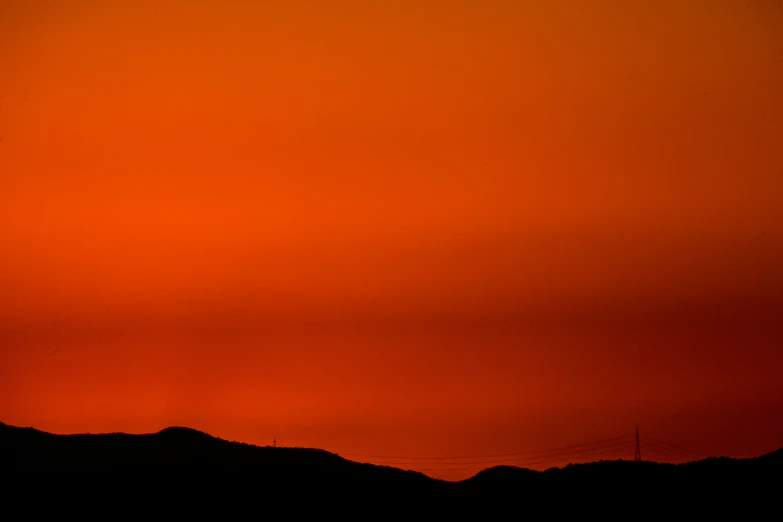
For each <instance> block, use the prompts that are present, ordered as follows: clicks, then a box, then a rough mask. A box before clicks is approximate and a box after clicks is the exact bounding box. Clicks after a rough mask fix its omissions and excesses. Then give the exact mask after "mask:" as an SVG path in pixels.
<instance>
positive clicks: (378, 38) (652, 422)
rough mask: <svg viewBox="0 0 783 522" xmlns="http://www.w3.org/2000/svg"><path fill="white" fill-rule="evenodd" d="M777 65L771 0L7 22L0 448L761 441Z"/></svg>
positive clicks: (781, 7)
mask: <svg viewBox="0 0 783 522" xmlns="http://www.w3.org/2000/svg"><path fill="white" fill-rule="evenodd" d="M781 35H783V4H781V3H780V2H777V1H775V0H748V1H734V0H726V1H717V0H714V1H713V0H689V1H685V2H682V1H674V0H672V1H654V2H653V1H638V2H623V1H619V0H618V1H615V2H611V1H602V2H598V1H572V2H558V1H551V2H541V1H535V2H533V1H531V2H525V1H516V2H511V1H509V2H500V1H496V2H491V1H479V0H459V1H456V0H450V1H445V0H443V1H432V2H414V1H406V2H399V1H397V2H364V1H359V0H346V1H343V2H326V1H323V2H318V1H314V0H313V1H304V0H301V1H299V0H297V1H282V0H281V1H265V2H251V1H240V0H224V1H221V2H206V1H194V0H188V1H185V0H181V1H175V0H159V1H130V0H128V1H127V2H119V1H118V2H112V1H100V2H99V1H97V0H94V1H88V0H73V1H70V2H54V1H42V0H40V1H22V0H5V1H3V2H2V4H0V48H1V49H2V51H1V52H0V296H1V297H0V421H2V422H6V423H10V424H15V425H33V426H35V427H38V428H40V429H44V430H48V431H54V432H62V433H72V432H85V431H93V432H101V431H127V432H149V431H156V430H158V429H161V428H163V427H165V426H168V425H172V424H179V425H187V426H190V427H193V428H197V429H201V430H204V431H207V432H209V433H212V434H213V435H217V436H221V437H224V438H229V439H234V440H242V441H246V442H250V443H257V444H268V443H270V442H271V439H272V436H273V435H276V436H277V439H278V441H279V442H280V443H281V444H284V445H297V446H311V447H321V448H325V449H328V450H331V451H336V452H353V453H365V454H373V455H405V456H439V455H484V454H495V453H504V452H515V451H525V450H529V449H540V448H549V447H556V446H562V445H569V444H578V443H582V442H589V441H591V440H596V439H602V438H607V437H613V436H618V435H625V434H629V435H630V434H632V433H633V430H634V428H635V426H636V424H637V423H638V424H639V425H640V428H641V430H642V433H643V434H645V433H646V434H648V435H651V436H653V437H657V438H660V439H662V440H666V441H670V442H671V443H673V444H678V445H682V446H684V447H686V448H691V449H692V450H693V451H696V452H699V453H702V454H726V455H733V456H750V455H755V454H759V453H762V452H765V451H770V450H772V449H775V448H777V447H780V446H783V421H781V419H783V384H781V382H782V381H781V379H780V375H783V349H781V344H783V343H781V340H783V321H781V320H780V318H781V317H783V269H782V268H781V267H783V148H781V143H783V96H781V95H780V93H782V92H783V38H781ZM632 451H633V448H632V447H631V452H630V453H629V454H627V455H626V454H625V453H623V454H618V455H617V456H622V457H624V458H632V457H633V453H632ZM643 451H644V450H643ZM649 457H650V458H652V457H653V455H649ZM419 467H422V468H423V467H426V466H419ZM430 467H432V466H430ZM531 467H534V466H531ZM544 467H547V466H544ZM428 473H430V474H432V475H436V476H442V477H444V478H449V479H458V478H463V477H465V476H469V475H471V474H472V473H473V471H469V470H459V471H441V470H435V471H428Z"/></svg>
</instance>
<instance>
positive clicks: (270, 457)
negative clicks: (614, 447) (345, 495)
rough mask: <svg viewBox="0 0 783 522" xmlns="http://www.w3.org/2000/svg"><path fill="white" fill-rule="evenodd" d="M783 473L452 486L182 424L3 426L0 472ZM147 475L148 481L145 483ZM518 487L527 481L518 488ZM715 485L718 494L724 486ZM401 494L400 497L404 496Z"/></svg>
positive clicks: (761, 461)
mask: <svg viewBox="0 0 783 522" xmlns="http://www.w3.org/2000/svg"><path fill="white" fill-rule="evenodd" d="M781 471H783V449H780V450H777V451H774V452H772V453H768V454H766V455H763V456H760V457H756V458H749V459H733V458H727V457H718V458H708V459H704V460H700V461H694V462H689V463H684V464H677V465H674V464H662V463H655V462H646V461H642V462H633V461H628V460H613V461H599V462H593V463H587V464H574V465H568V466H565V467H563V468H552V469H548V470H545V471H535V470H530V469H524V468H518V467H513V466H496V467H493V468H489V469H485V470H483V471H481V472H479V473H477V474H476V475H474V476H473V477H471V478H469V479H466V480H463V481H460V482H447V481H442V480H437V479H433V478H430V477H428V476H426V475H424V474H422V473H418V472H414V471H404V470H401V469H397V468H393V467H388V466H376V465H372V464H362V463H358V462H353V461H350V460H347V459H345V458H343V457H340V456H339V455H335V454H333V453H329V452H327V451H324V450H319V449H309V448H288V447H282V448H281V447H277V448H274V447H269V446H264V447H261V446H253V445H249V444H245V443H240V442H232V441H227V440H223V439H220V438H217V437H213V436H211V435H208V434H206V433H202V432H200V431H197V430H193V429H190V428H182V427H172V428H167V429H164V430H161V431H159V432H157V433H152V434H143V435H129V434H124V433H108V434H99V435H93V434H82V435H55V434H50V433H45V432H42V431H39V430H36V429H33V428H20V427H14V426H8V425H5V424H2V423H0V475H2V476H0V478H2V479H11V480H12V481H13V480H17V481H18V480H20V479H21V480H28V479H32V480H37V479H42V480H44V482H45V483H49V484H51V483H52V481H53V480H55V481H59V483H65V482H64V479H67V480H69V481H75V480H77V479H82V478H87V479H90V480H93V479H96V478H99V479H101V480H108V481H115V482H116V481H118V480H120V479H123V481H125V479H128V478H129V477H130V478H133V477H136V479H137V480H136V483H139V484H140V483H144V484H152V483H154V484H163V483H164V482H165V483H167V484H168V483H174V482H172V480H171V479H176V480H178V481H179V483H180V484H181V483H182V482H183V481H184V480H187V481H189V483H190V484H193V483H200V484H216V483H218V482H219V483H221V484H225V483H226V482H231V481H232V480H233V479H239V481H238V482H234V483H235V484H242V485H247V484H252V483H258V482H259V481H265V482H269V481H272V482H277V483H286V482H288V481H295V482H296V483H297V485H298V486H301V485H302V484H305V483H313V484H318V485H319V486H318V487H324V486H327V485H329V486H331V485H335V484H337V483H340V482H341V481H342V482H345V481H350V482H352V483H353V484H354V485H356V484H358V483H362V484H365V485H366V484H372V483H375V484H379V483H381V482H383V483H385V484H386V485H385V486H379V487H377V488H375V489H374V490H372V491H385V492H386V493H384V494H390V492H392V491H394V492H395V495H397V493H396V492H399V491H400V489H399V488H398V487H396V486H395V487H390V484H392V483H393V484H396V485H397V486H400V485H403V486H405V487H408V490H407V491H409V492H411V491H413V492H426V495H428V497H426V498H442V497H437V495H436V496H432V494H434V493H449V494H451V493H456V494H457V497H456V498H458V499H462V500H465V499H469V498H486V497H485V496H484V495H485V494H490V495H498V494H500V493H499V492H512V493H511V495H512V496H514V495H520V494H524V495H526V496H527V497H531V496H532V495H533V492H535V491H539V489H537V487H536V484H539V485H545V484H547V483H550V484H551V483H552V482H559V483H560V484H561V486H557V487H558V491H563V488H564V487H565V486H566V485H567V484H568V483H574V484H576V483H579V484H582V486H579V488H581V489H584V488H585V487H586V486H585V484H587V485H588V486H589V485H591V484H593V485H594V484H598V483H600V482H601V481H604V482H613V483H614V484H620V485H623V484H626V485H627V484H638V483H642V482H646V483H658V484H685V485H688V488H689V490H690V489H691V487H692V486H694V485H698V486H699V487H701V486H704V485H705V484H707V483H709V484H713V485H720V484H740V485H741V484H747V483H750V482H754V483H758V482H759V481H763V482H765V483H770V484H771V483H778V482H780V481H781V478H783V473H781ZM139 477H142V478H143V479H144V480H138V478H139ZM161 479H163V481H161ZM288 483H290V482H288ZM515 483H516V484H519V485H518V486H514V484H515ZM149 487H151V486H149ZM160 487H163V486H160ZM166 487H168V486H166ZM711 487H713V490H714V487H717V486H711ZM579 488H578V489H579ZM349 489H350V490H351V491H353V492H354V494H355V493H356V491H357V488H356V487H355V486H352V487H351V488H349ZM363 491H368V489H367V488H364V489H363ZM504 494H505V493H504ZM477 495H478V497H477ZM393 498H396V499H397V500H398V501H399V500H400V499H401V498H403V497H399V495H397V496H396V497H393ZM405 498H410V496H409V497H405ZM449 498H455V497H449ZM386 500H387V501H388V497H387V498H386Z"/></svg>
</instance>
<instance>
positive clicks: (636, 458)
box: [633, 426, 642, 461]
mask: <svg viewBox="0 0 783 522" xmlns="http://www.w3.org/2000/svg"><path fill="white" fill-rule="evenodd" d="M633 460H634V461H639V460H642V448H641V447H640V446H639V426H636V453H635V454H634V456H633Z"/></svg>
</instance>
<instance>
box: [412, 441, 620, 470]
mask: <svg viewBox="0 0 783 522" xmlns="http://www.w3.org/2000/svg"><path fill="white" fill-rule="evenodd" d="M626 448H628V449H630V446H627V447H626ZM619 449H620V448H618V450H619ZM616 451H617V450H616ZM616 451H614V452H613V451H603V452H597V453H594V454H587V455H582V456H579V457H575V458H574V459H573V460H582V459H586V458H589V457H594V456H598V455H606V454H608V453H615V452H616ZM565 460H571V459H569V458H568V457H561V458H558V459H551V460H546V461H543V462H536V463H534V465H537V466H540V465H542V464H551V463H554V462H563V461H565ZM438 464H440V463H438ZM476 469H479V470H480V469H486V468H485V467H483V466H473V467H470V468H418V469H416V468H410V470H411V471H469V470H476Z"/></svg>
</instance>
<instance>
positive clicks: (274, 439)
mask: <svg viewBox="0 0 783 522" xmlns="http://www.w3.org/2000/svg"><path fill="white" fill-rule="evenodd" d="M637 444H638V442H637ZM272 446H273V447H275V448H276V447H277V437H274V436H273V437H272Z"/></svg>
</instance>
